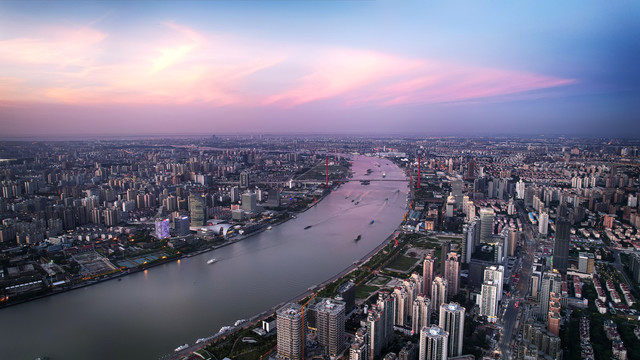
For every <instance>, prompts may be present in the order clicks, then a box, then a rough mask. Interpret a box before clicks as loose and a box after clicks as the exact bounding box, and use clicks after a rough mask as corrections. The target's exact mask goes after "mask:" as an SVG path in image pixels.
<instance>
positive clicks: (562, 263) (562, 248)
mask: <svg viewBox="0 0 640 360" xmlns="http://www.w3.org/2000/svg"><path fill="white" fill-rule="evenodd" d="M570 235H571V223H570V222H569V219H567V218H564V217H561V218H558V221H557V223H556V239H555V244H554V245H553V260H552V262H553V268H554V269H556V270H558V271H560V272H561V273H563V274H566V273H567V262H568V257H569V239H570Z"/></svg>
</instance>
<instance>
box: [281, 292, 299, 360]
mask: <svg viewBox="0 0 640 360" xmlns="http://www.w3.org/2000/svg"><path fill="white" fill-rule="evenodd" d="M277 314H278V318H277V328H278V339H277V341H278V358H279V359H283V360H303V354H304V344H305V327H306V324H305V323H304V321H303V315H302V311H301V308H300V305H297V304H286V305H285V306H283V307H282V308H280V309H279V310H278V311H277Z"/></svg>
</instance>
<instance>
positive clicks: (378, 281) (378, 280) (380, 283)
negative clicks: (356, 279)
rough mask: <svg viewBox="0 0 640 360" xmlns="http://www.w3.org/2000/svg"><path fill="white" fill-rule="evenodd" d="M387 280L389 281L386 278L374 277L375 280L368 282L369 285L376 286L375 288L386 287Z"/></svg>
mask: <svg viewBox="0 0 640 360" xmlns="http://www.w3.org/2000/svg"><path fill="white" fill-rule="evenodd" d="M389 280H391V279H389V278H388V277H386V276H376V278H375V279H373V280H371V281H369V284H371V285H377V286H384V285H387V283H388V282H389Z"/></svg>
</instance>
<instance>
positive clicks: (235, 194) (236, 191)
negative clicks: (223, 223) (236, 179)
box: [229, 186, 240, 204]
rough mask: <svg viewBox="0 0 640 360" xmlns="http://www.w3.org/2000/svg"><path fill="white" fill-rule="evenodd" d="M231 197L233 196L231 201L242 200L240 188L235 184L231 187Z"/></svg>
mask: <svg viewBox="0 0 640 360" xmlns="http://www.w3.org/2000/svg"><path fill="white" fill-rule="evenodd" d="M229 197H230V198H231V202H232V203H234V204H235V203H237V202H238V201H239V200H240V190H239V189H238V187H237V186H234V187H232V188H231V189H229Z"/></svg>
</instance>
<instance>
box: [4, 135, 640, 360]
mask: <svg viewBox="0 0 640 360" xmlns="http://www.w3.org/2000/svg"><path fill="white" fill-rule="evenodd" d="M639 147H640V142H639V141H636V140H615V139H614V140H612V139H576V138H549V137H528V138H518V137H513V138H509V137H501V138H458V137H429V138H419V137H377V138H367V137H353V136H340V137H333V136H277V135H269V136H261V135H234V136H228V135H217V136H216V135H211V136H199V137H178V138H157V137H153V138H144V137H141V138H138V139H126V140H117V139H113V140H107V139H103V140H95V141H32V142H20V141H6V142H1V143H0V218H1V225H0V249H1V252H2V257H1V258H0V261H1V262H0V264H1V266H0V306H1V307H4V308H3V309H0V312H2V313H3V314H2V315H3V317H4V316H5V315H7V316H13V315H14V314H15V316H28V315H18V314H19V313H20V309H22V308H24V309H26V311H27V314H28V313H29V312H33V311H36V310H35V308H34V307H30V308H27V307H26V306H28V305H30V304H34V303H36V302H39V303H38V304H39V305H38V307H39V308H42V307H45V308H46V307H47V303H51V304H53V302H55V301H57V300H56V299H60V300H59V301H60V302H61V303H60V304H66V303H67V302H69V301H72V299H73V298H78V297H80V296H84V294H89V295H90V294H91V293H92V292H100V293H101V294H102V292H103V291H109V292H111V293H112V292H113V291H117V292H122V291H123V290H117V289H116V288H114V287H113V286H115V285H118V284H119V282H122V283H123V284H125V282H127V281H129V279H131V280H130V281H132V284H137V285H134V287H133V288H129V289H128V290H127V292H126V293H125V292H122V293H119V294H118V293H116V294H117V295H116V296H118V297H123V296H125V297H126V296H131V294H132V293H135V292H136V289H135V287H139V286H142V284H144V281H146V280H144V279H147V277H153V276H154V275H153V274H154V273H157V274H164V271H167V269H173V270H171V271H182V270H179V269H180V268H182V267H185V266H188V264H190V263H189V262H190V261H191V264H193V261H198V263H200V261H202V262H201V264H205V263H206V264H205V265H202V266H204V267H202V268H195V269H198V270H195V269H194V271H197V272H198V273H200V274H202V273H203V269H204V271H205V273H206V271H208V270H211V271H213V272H216V271H217V270H216V269H219V270H220V271H221V270H222V269H225V267H226V266H231V265H232V264H233V263H234V262H235V263H236V265H238V266H240V267H247V266H250V265H249V263H251V262H253V261H252V260H251V259H258V258H259V257H260V253H261V252H265V251H266V250H265V249H268V247H269V246H276V245H277V243H278V242H279V241H287V242H288V244H290V245H288V246H289V247H293V246H295V245H294V244H295V243H296V242H298V243H300V242H303V241H309V244H311V243H315V244H320V246H323V245H321V244H322V243H325V244H326V245H324V246H325V247H329V248H330V247H331V246H333V245H331V244H334V241H337V242H336V244H341V245H340V246H341V247H340V248H336V249H333V250H332V249H328V253H327V254H332V253H333V254H335V255H336V256H338V254H339V253H340V257H344V260H341V261H343V262H342V263H341V264H342V265H336V266H338V267H335V268H334V267H331V266H329V265H328V264H329V263H330V261H329V259H328V258H324V256H325V255H320V252H318V256H322V257H323V259H319V260H320V261H321V263H322V262H324V263H326V264H327V266H322V265H320V267H322V268H323V271H324V272H323V274H327V275H325V276H326V278H325V280H326V281H324V282H322V283H319V282H315V285H312V286H310V287H309V288H307V289H305V287H306V286H304V285H298V286H297V287H296V289H299V290H294V291H296V292H294V293H291V295H280V296H279V295H278V294H277V292H276V293H274V294H273V295H269V296H271V297H270V298H269V299H270V300H268V302H266V303H264V304H263V305H260V302H261V299H263V300H264V301H267V300H266V297H265V298H262V297H261V296H260V295H259V294H260V293H258V295H257V298H254V299H253V300H252V301H251V302H252V303H253V305H252V307H251V309H262V310H259V311H257V312H255V313H253V314H248V315H249V316H248V317H247V318H244V319H239V320H237V321H236V322H235V323H233V324H226V325H224V326H223V327H222V328H221V329H220V330H218V329H217V328H210V330H209V332H208V333H202V334H199V335H198V338H197V340H195V337H194V340H193V341H190V342H188V343H185V344H184V345H179V344H180V343H182V341H181V338H175V340H174V341H173V343H168V344H166V343H162V344H158V348H157V349H146V350H145V349H143V350H140V351H142V352H140V353H137V354H138V355H136V356H137V357H136V358H140V357H142V358H149V357H151V358H154V357H155V358H158V357H160V358H162V359H223V358H229V359H267V358H269V359H274V360H275V359H286V360H302V359H312V358H313V359H321V358H326V359H329V358H330V359H340V358H341V359H350V360H377V359H385V360H393V359H402V360H445V359H469V360H471V359H526V360H528V359H554V360H562V359H564V360H567V359H608V358H616V359H627V358H628V359H634V358H635V355H633V354H634V353H635V354H637V353H640V349H637V348H638V347H640V342H639V341H638V340H639V339H640V326H639V324H640V322H639V321H640V305H639V304H638V303H637V301H636V299H638V296H640V292H639V289H640V288H639V286H640V234H639V233H638V228H640V213H639V212H638V211H639V207H638V187H639V186H640V154H639V150H638V149H639ZM383 210H384V212H382V211H383ZM322 211H327V212H328V215H322V213H321V212H322ZM281 229H288V230H287V231H286V233H285V232H284V231H283V230H281ZM332 229H340V230H339V231H337V232H336V231H335V230H332ZM345 238H346V239H345ZM287 239H290V240H287ZM296 239H298V240H296ZM374 239H375V240H374ZM251 241H259V242H258V243H256V244H255V245H252V246H251V247H249V248H247V249H253V250H251V251H252V252H256V253H247V254H243V257H240V258H234V256H236V257H237V256H238V255H234V254H235V253H236V252H237V251H238V250H239V249H242V247H241V246H244V245H243V244H248V243H250V242H251ZM304 246H311V245H303V247H302V248H301V249H303V248H304ZM314 246H315V245H314ZM361 246H367V247H366V248H362V249H361V250H358V251H359V252H358V253H352V251H354V250H353V249H356V248H357V247H361ZM347 249H349V250H347ZM276 254H279V255H275V256H276V257H281V258H280V259H278V258H270V260H269V261H273V262H275V263H274V266H276V267H277V266H278V265H277V264H278V262H280V263H281V266H286V265H285V264H286V262H285V258H288V257H296V256H307V255H301V253H296V252H295V251H294V250H293V248H292V249H289V250H284V249H281V250H279V252H278V253H276ZM309 255H311V254H309ZM270 256H274V255H270ZM256 261H257V260H256ZM176 266H178V267H176ZM345 266H346V268H345ZM265 270H266V269H265ZM282 270H283V271H285V272H287V273H290V274H291V275H292V277H291V279H300V280H301V279H303V278H304V279H311V278H315V277H314V275H312V274H313V273H314V272H316V271H318V270H319V268H316V267H314V266H311V264H309V265H308V266H305V265H301V266H297V268H283V269H282ZM185 271H186V270H185ZM296 272H299V275H296ZM140 274H144V277H140ZM172 274H173V273H172ZM176 274H180V272H178V273H176ZM161 276H162V277H166V276H167V275H161ZM216 276H224V275H222V274H219V272H218V275H216ZM228 276H229V279H233V278H234V277H233V274H228ZM238 276H241V275H239V274H238ZM278 276H280V275H278ZM136 279H138V280H136ZM221 279H222V278H218V280H216V281H222V280H221ZM123 280H124V281H123ZM141 281H142V282H141ZM175 281H178V282H185V283H189V282H191V280H190V279H188V278H175V279H171V278H168V277H167V278H166V279H164V280H163V282H164V283H166V284H167V286H170V285H168V284H169V283H170V282H175ZM266 281H268V283H267V284H265V285H267V286H268V287H278V286H279V285H277V284H278V282H279V279H278V277H274V278H269V280H266ZM307 281H308V280H304V281H303V283H305V282H307ZM105 284H114V285H112V287H110V288H109V289H111V290H105V289H107V288H105V286H104V285H105ZM194 284H195V280H194ZM286 286H287V285H285V287H286ZM300 286H302V287H300ZM79 289H82V290H79ZM226 291H228V292H229V294H228V295H230V296H231V299H233V298H234V297H235V299H236V302H237V305H233V306H231V307H232V308H233V309H231V308H229V309H228V310H229V311H233V312H234V314H235V313H236V312H237V313H238V314H247V311H246V310H243V307H246V306H247V305H244V301H238V298H237V296H239V295H234V291H236V290H234V289H232V288H229V289H227V290H226ZM237 291H240V290H237ZM242 291H244V290H242ZM62 294H64V295H62ZM127 294H128V295H127ZM238 294H239V293H238ZM295 294H297V295H295ZM294 295H295V296H294ZM203 296H204V295H203ZM265 296H267V295H266V294H265ZM291 296H294V297H293V298H291ZM63 297H64V298H63ZM45 299H49V300H48V301H47V302H42V301H43V300H45ZM159 301H161V300H159ZM179 301H180V304H185V305H186V306H188V305H187V304H190V303H193V302H199V301H205V302H207V301H209V300H207V299H206V298H202V296H198V297H197V298H196V297H195V296H194V295H191V297H190V295H189V293H184V294H183V295H182V297H181V299H180V300H179ZM254 305H255V306H254ZM62 306H66V305H62ZM84 306H85V307H87V308H88V309H89V311H91V312H99V311H101V308H103V307H104V306H105V305H98V304H95V305H94V306H95V308H92V305H91V304H84ZM210 306H211V307H210V309H211V310H212V312H211V313H209V314H202V316H204V317H208V318H210V321H212V322H214V323H217V322H218V321H219V320H216V317H217V316H221V314H220V311H222V312H224V311H225V309H218V311H213V310H214V309H215V306H216V305H215V304H214V303H212V304H211V305H210ZM246 309H249V307H246ZM254 311H255V310H254ZM112 316H115V317H116V318H117V320H116V319H114V320H116V321H117V322H118V323H119V324H121V325H120V326H122V327H124V328H126V327H130V326H133V323H131V324H130V323H129V322H131V321H134V320H133V319H134V318H135V316H132V314H130V313H121V314H115V315H112ZM152 316H154V317H160V318H161V317H162V316H163V314H161V313H154V314H153V315H152ZM23 318H24V317H23ZM24 319H25V320H26V318H24ZM184 320H185V321H186V322H188V321H189V319H184ZM73 321H81V319H77V320H73ZM26 324H27V325H26V326H25V327H24V330H23V331H24V332H22V333H21V332H19V331H18V332H15V335H10V336H8V337H6V338H5V339H4V340H0V343H2V345H3V348H6V346H8V345H7V344H8V343H9V342H11V341H19V340H18V339H19V338H22V337H30V339H31V341H33V342H34V343H39V344H48V342H47V341H49V340H52V341H51V342H58V341H56V339H57V338H56V335H53V334H49V335H47V336H46V338H47V339H45V338H44V337H42V338H38V336H42V335H34V334H29V333H28V332H29V330H28V328H30V325H28V322H27V323H26ZM136 326H137V325H136ZM81 329H82V328H81V327H78V328H77V330H76V331H81ZM141 329H142V330H141V331H147V330H144V325H143V328H141ZM148 331H151V328H149V330H148ZM199 331H201V330H199ZM87 334H89V335H87ZM87 334H84V336H89V338H88V340H87V341H89V342H92V341H97V339H91V336H93V335H90V332H89V333H87ZM601 334H604V335H605V336H601ZM11 336H14V337H15V339H14V340H12V339H11ZM65 336H80V333H78V334H75V335H74V333H72V332H71V333H69V332H67V333H65ZM172 336H173V335H172ZM170 339H171V338H170ZM170 339H169V340H163V341H171V340H170ZM5 341H6V342H7V344H5V343H4V342H5ZM176 345H179V346H177V347H176ZM48 346H51V347H52V350H48V349H46V348H37V351H38V353H37V354H35V355H34V354H33V353H32V352H31V351H32V350H29V349H26V348H25V349H20V350H15V351H17V352H14V353H11V352H10V353H9V354H10V356H11V357H10V358H35V356H40V357H41V358H45V357H46V356H51V359H52V360H56V359H57V358H56V357H55V356H54V355H53V353H56V351H58V350H54V349H53V348H54V347H55V345H54V344H50V345H48ZM111 347H112V348H113V349H112V350H113V351H114V354H126V353H127V352H128V351H131V350H130V349H128V348H127V346H126V345H124V344H118V343H117V342H114V343H112V344H111ZM174 348H175V349H174ZM167 349H168V351H167ZM49 351H51V353H49ZM60 351H62V353H58V355H60V356H61V357H62V358H68V359H73V358H86V357H87V356H88V354H86V353H82V351H81V350H79V349H75V350H74V347H72V346H67V347H65V348H64V349H62V350H60ZM65 351H66V352H65ZM118 351H120V352H118ZM145 351H147V352H145ZM162 354H164V355H162ZM103 356H104V358H105V359H106V358H110V357H111V358H113V357H112V356H111V355H106V354H105V355H103ZM119 356H122V355H119ZM95 358H99V359H101V358H102V357H100V355H96V357H95Z"/></svg>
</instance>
